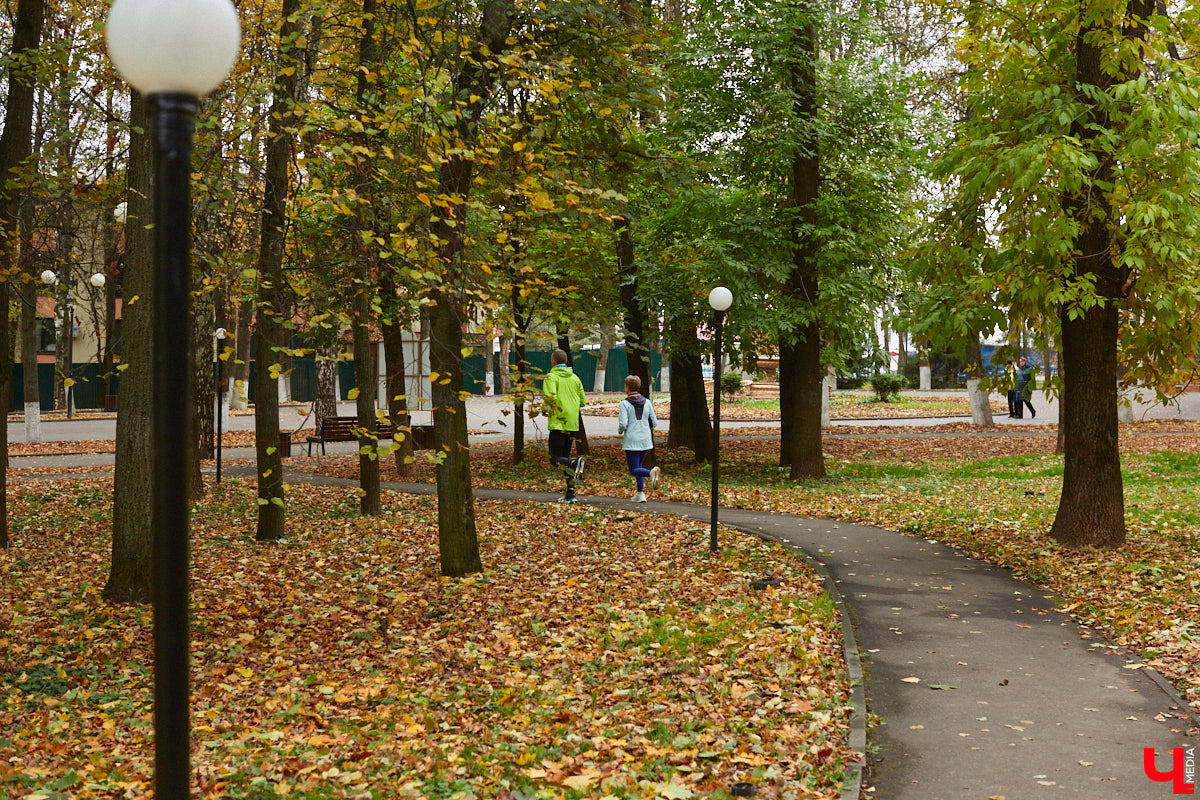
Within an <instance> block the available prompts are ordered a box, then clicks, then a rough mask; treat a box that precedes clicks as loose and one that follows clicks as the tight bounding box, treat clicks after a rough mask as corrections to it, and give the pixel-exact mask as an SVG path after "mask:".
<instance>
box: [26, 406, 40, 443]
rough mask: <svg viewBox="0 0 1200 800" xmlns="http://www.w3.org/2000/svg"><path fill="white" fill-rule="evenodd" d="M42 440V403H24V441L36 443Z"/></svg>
mask: <svg viewBox="0 0 1200 800" xmlns="http://www.w3.org/2000/svg"><path fill="white" fill-rule="evenodd" d="M41 440H42V404H41V403H26V404H25V441H27V442H29V443H30V444H37V443H38V442H40V441H41Z"/></svg>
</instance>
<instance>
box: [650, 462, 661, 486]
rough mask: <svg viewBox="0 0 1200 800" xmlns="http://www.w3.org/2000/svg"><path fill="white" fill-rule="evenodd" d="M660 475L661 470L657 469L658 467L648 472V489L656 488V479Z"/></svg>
mask: <svg viewBox="0 0 1200 800" xmlns="http://www.w3.org/2000/svg"><path fill="white" fill-rule="evenodd" d="M661 474H662V470H661V469H659V468H658V467H655V468H654V469H652V470H650V488H651V489H653V488H654V487H655V486H658V478H659V476H660V475H661Z"/></svg>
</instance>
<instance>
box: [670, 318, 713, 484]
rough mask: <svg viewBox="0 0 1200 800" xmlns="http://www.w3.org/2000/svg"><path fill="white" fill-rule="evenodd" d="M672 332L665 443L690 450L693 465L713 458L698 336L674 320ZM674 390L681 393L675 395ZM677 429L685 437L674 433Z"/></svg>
mask: <svg viewBox="0 0 1200 800" xmlns="http://www.w3.org/2000/svg"><path fill="white" fill-rule="evenodd" d="M671 330H672V331H673V332H674V334H675V336H674V338H673V341H674V342H675V345H674V347H673V348H672V353H671V427H670V434H668V437H667V443H668V445H670V446H672V447H690V448H691V450H692V452H693V453H694V454H695V459H696V463H701V462H705V461H709V460H711V459H712V418H711V417H710V416H709V411H708V396H707V394H706V393H705V391H704V366H703V364H702V363H701V358H700V347H701V345H700V337H699V336H698V335H697V334H696V327H695V325H694V324H693V323H692V322H691V320H688V319H683V320H675V321H673V322H672V325H671ZM677 391H679V392H680V394H679V395H678V396H677V395H676V392H677ZM681 415H682V417H681ZM677 426H678V427H679V428H680V429H682V431H683V433H684V435H685V436H686V438H681V437H679V436H678V435H677V434H676V427H677Z"/></svg>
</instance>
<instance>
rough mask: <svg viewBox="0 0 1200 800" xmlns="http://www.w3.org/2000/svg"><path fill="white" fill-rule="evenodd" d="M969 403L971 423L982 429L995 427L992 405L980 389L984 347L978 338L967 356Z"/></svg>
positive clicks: (985, 393) (973, 342)
mask: <svg viewBox="0 0 1200 800" xmlns="http://www.w3.org/2000/svg"><path fill="white" fill-rule="evenodd" d="M967 360H968V361H969V362H970V363H968V364H967V375H968V376H969V380H968V381H967V402H968V403H969V404H970V406H971V422H972V423H974V424H975V425H980V426H982V427H994V426H995V424H996V422H995V420H993V419H992V404H991V402H989V401H988V396H987V392H985V391H983V390H982V389H981V388H980V381H982V380H983V377H984V375H983V345H982V344H981V343H980V341H979V337H978V336H976V337H975V338H974V340H973V341H972V347H971V350H970V352H969V353H968V354H967Z"/></svg>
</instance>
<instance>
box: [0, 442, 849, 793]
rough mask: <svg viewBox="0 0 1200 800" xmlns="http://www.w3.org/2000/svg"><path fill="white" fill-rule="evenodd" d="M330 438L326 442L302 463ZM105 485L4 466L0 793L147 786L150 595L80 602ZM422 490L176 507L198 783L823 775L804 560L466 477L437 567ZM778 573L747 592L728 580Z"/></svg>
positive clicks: (817, 675) (828, 751) (549, 786)
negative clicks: (459, 512) (278, 515)
mask: <svg viewBox="0 0 1200 800" xmlns="http://www.w3.org/2000/svg"><path fill="white" fill-rule="evenodd" d="M326 463H329V462H326ZM110 493H111V482H110V481H104V480H92V481H84V480H77V481H72V482H59V483H35V484H18V485H16V486H14V487H13V489H12V493H11V495H10V499H9V514H10V519H11V520H12V537H13V542H12V544H13V547H12V548H11V549H9V550H7V551H0V588H2V594H0V797H13V798H29V799H31V800H32V798H68V797H69V798H98V797H106V798H108V797H146V796H148V795H149V785H148V776H149V773H150V769H151V762H152V743H151V733H152V721H151V709H150V702H151V676H150V671H149V665H150V661H151V655H150V647H151V642H150V637H151V628H150V612H149V609H148V608H145V607H137V606H133V607H130V606H114V605H111V604H108V603H106V602H104V601H103V600H102V599H101V596H100V595H101V591H102V587H103V584H104V581H105V578H106V574H107V555H108V548H109V542H108V539H109V523H108V520H109V517H110V514H111V505H110V499H109V498H110ZM434 502H435V501H434V500H432V499H431V498H414V497H408V496H400V495H393V494H390V493H389V494H388V495H387V496H386V497H385V503H384V506H385V514H384V515H383V516H381V517H378V518H374V519H363V518H360V517H359V516H358V515H357V505H358V498H357V494H356V492H354V491H353V490H350V489H343V488H328V487H308V486H306V487H304V488H303V491H300V490H299V487H296V489H295V490H294V491H293V492H292V493H291V495H290V501H289V506H288V519H289V538H288V539H287V541H285V542H283V543H280V544H270V545H264V544H258V543H255V542H254V541H253V527H254V508H255V496H254V491H253V487H252V486H251V485H248V484H246V483H243V482H241V481H238V480H233V481H226V482H224V483H222V484H221V485H220V486H219V487H217V488H216V489H215V493H214V494H213V495H211V496H210V499H209V501H206V502H205V504H203V505H202V506H200V507H198V508H197V509H196V511H195V512H194V514H193V526H194V529H193V536H192V542H193V544H192V552H193V560H194V564H195V567H194V573H193V580H194V586H193V604H194V609H195V610H194V628H193V636H194V644H193V659H194V671H193V706H192V709H193V725H194V742H195V750H194V753H193V765H194V770H195V773H196V779H195V785H196V786H198V787H199V791H200V792H201V793H202V795H203V796H205V797H213V798H216V797H246V798H277V797H297V798H298V797H304V798H335V797H354V798H384V799H390V798H404V797H460V798H470V797H501V798H540V797H547V798H548V797H555V798H582V797H599V796H614V797H645V798H652V797H667V798H670V797H693V796H694V797H723V796H728V787H730V786H731V784H732V783H734V782H735V781H752V782H754V783H756V784H757V786H758V792H759V796H766V797H835V796H836V795H837V790H838V784H839V781H840V780H841V776H842V768H843V764H844V763H845V762H844V758H845V757H846V755H847V751H846V748H845V744H844V742H845V740H846V737H847V735H848V734H847V725H846V719H847V717H848V714H849V709H848V697H849V687H848V685H847V683H846V681H845V677H844V665H843V663H842V660H841V649H840V648H841V638H840V627H839V623H838V619H837V616H836V612H835V611H834V609H833V608H832V606H831V604H830V603H829V601H828V598H827V597H825V596H824V595H823V593H822V588H821V585H820V584H819V582H818V581H817V580H816V579H815V577H814V576H813V574H812V573H811V571H810V570H809V569H808V568H807V567H806V565H805V564H804V562H803V561H802V560H800V559H799V558H797V557H796V556H794V555H792V554H789V553H787V552H785V551H783V550H782V549H781V548H778V547H776V546H774V545H769V544H766V543H763V542H761V541H759V540H757V539H755V538H753V537H749V536H742V535H737V534H735V533H733V532H728V533H727V534H726V536H725V537H724V538H723V542H726V543H727V544H726V549H725V550H724V551H723V553H722V554H721V555H720V557H718V558H715V559H714V558H711V557H710V556H709V555H708V552H707V535H706V529H696V528H695V527H694V523H690V522H686V521H683V520H680V519H677V518H673V517H659V516H649V515H643V514H633V513H625V514H621V513H616V512H604V511H596V510H591V509H588V508H586V507H562V506H556V505H549V506H548V505H545V504H541V505H531V504H516V503H512V504H500V503H490V502H480V503H478V504H477V506H476V508H477V513H478V516H479V529H480V543H481V549H482V557H483V561H484V564H485V567H486V569H485V572H483V573H482V574H480V575H477V576H475V577H472V578H468V579H465V580H453V581H452V580H448V579H444V578H441V577H439V575H438V561H437V533H436V530H435V528H434V526H433V524H432V522H431V521H432V520H434V519H436V510H435V505H434ZM763 575H773V576H777V577H780V578H782V579H783V580H784V584H783V585H782V586H780V587H777V588H772V589H769V590H767V591H753V590H752V589H751V588H750V587H749V580H750V579H751V578H755V577H760V576H763Z"/></svg>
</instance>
